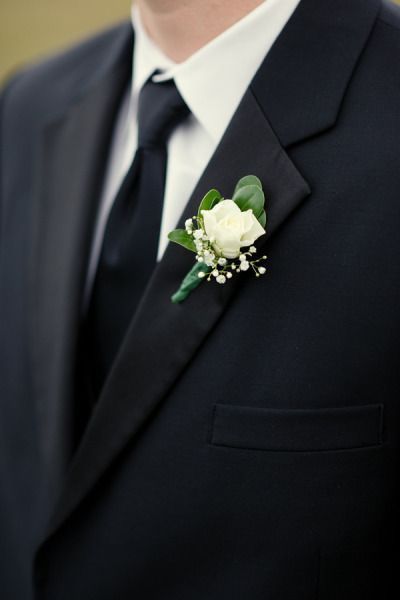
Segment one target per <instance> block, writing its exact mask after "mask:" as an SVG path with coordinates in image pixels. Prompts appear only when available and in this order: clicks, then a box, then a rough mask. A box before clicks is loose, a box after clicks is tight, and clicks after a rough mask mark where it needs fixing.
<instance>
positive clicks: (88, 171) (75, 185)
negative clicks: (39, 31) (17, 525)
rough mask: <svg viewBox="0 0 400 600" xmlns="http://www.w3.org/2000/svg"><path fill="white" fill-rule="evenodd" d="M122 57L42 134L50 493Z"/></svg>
mask: <svg viewBox="0 0 400 600" xmlns="http://www.w3.org/2000/svg"><path fill="white" fill-rule="evenodd" d="M131 39H132V38H131V36H130V37H126V36H125V38H124V43H123V44H122V46H123V50H122V54H123V55H124V56H128V57H129V56H131ZM127 44H128V48H130V49H128V53H127V54H126V50H125V47H126V45H127ZM120 55H121V53H120V49H118V56H120ZM118 64H119V66H118V68H117V69H112V70H111V71H109V72H108V73H107V75H106V76H104V77H103V78H102V79H101V80H100V81H99V82H96V83H95V84H93V85H92V86H91V87H90V89H89V91H88V92H87V93H86V94H85V95H84V96H83V97H80V98H76V99H74V101H72V102H71V103H70V104H69V105H68V107H67V108H66V109H64V110H63V111H61V112H62V114H61V116H59V117H56V118H54V117H53V118H52V120H51V121H49V122H48V123H47V125H46V126H45V127H44V133H43V137H42V152H41V168H40V169H39V173H38V176H37V189H36V193H35V195H34V202H35V204H36V205H35V210H34V222H33V236H34V237H33V240H34V241H33V248H34V250H33V252H32V256H31V265H32V266H31V269H30V272H31V274H32V281H31V290H32V294H31V307H32V308H31V310H32V315H33V317H32V324H33V325H32V331H31V344H32V348H31V356H32V361H33V364H32V373H33V383H34V390H35V398H36V406H37V424H38V433H39V442H40V444H41V451H42V456H43V461H44V464H45V472H46V474H47V475H48V485H49V489H48V491H49V493H50V495H52V493H54V492H55V491H56V490H57V489H58V488H59V484H60V481H61V479H62V477H63V476H64V475H65V470H66V465H67V463H68V461H69V459H70V456H71V450H72V446H71V444H72V416H73V415H72V410H73V401H72V400H73V399H72V380H73V377H72V373H73V367H74V350H75V344H76V334H77V331H78V321H79V305H80V298H81V291H82V283H83V276H84V273H85V267H86V258H87V255H88V250H89V241H90V238H91V229H92V225H93V222H94V211H95V209H96V205H97V201H98V193H99V189H100V186H101V184H102V173H103V171H104V165H105V160H106V149H107V147H108V146H109V142H110V133H111V131H112V124H113V120H114V116H115V114H116V110H117V107H118V105H119V102H120V98H121V94H122V92H123V89H124V87H125V86H126V84H127V82H128V80H129V76H130V64H131V63H130V61H129V59H128V60H126V59H120V60H119V61H118ZM68 91H69V90H68ZM82 132H85V135H84V136H82ZM55 399H56V402H55Z"/></svg>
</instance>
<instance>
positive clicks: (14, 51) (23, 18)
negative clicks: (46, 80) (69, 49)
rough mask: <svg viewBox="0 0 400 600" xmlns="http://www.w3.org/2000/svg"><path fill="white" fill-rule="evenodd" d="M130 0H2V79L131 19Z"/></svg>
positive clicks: (0, 38)
mask: <svg viewBox="0 0 400 600" xmlns="http://www.w3.org/2000/svg"><path fill="white" fill-rule="evenodd" d="M130 5H131V0H0V82H1V81H3V80H4V79H5V78H7V76H9V75H11V73H12V72H13V71H15V70H17V69H18V68H19V67H21V66H22V65H25V64H27V63H29V62H31V61H34V60H36V59H38V58H40V57H42V56H45V55H46V54H48V53H50V52H52V51H55V50H59V49H61V48H63V47H65V46H67V45H68V44H70V43H73V42H74V41H76V40H79V39H81V38H83V37H85V36H87V35H90V34H91V33H93V32H95V31H97V30H99V29H101V28H102V27H107V26H108V25H112V24H113V23H116V22H118V21H120V20H121V19H126V18H129V14H130Z"/></svg>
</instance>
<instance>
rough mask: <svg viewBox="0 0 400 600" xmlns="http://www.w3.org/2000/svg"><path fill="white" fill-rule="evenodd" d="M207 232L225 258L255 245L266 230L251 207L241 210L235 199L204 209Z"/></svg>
mask: <svg viewBox="0 0 400 600" xmlns="http://www.w3.org/2000/svg"><path fill="white" fill-rule="evenodd" d="M202 216H203V222H204V229H205V233H206V234H207V236H208V239H209V240H210V242H211V243H212V244H213V246H214V248H215V250H216V251H217V252H218V253H219V254H220V255H222V256H224V257H225V258H237V257H238V256H239V254H240V249H241V248H243V247H248V246H251V245H253V243H254V242H255V240H256V239H258V238H259V237H260V236H261V235H264V233H265V230H264V228H263V227H261V225H260V223H259V222H258V220H257V219H256V217H255V216H254V213H253V211H252V210H251V209H248V210H245V211H243V212H242V211H241V210H240V208H239V207H238V205H237V204H236V203H235V202H234V201H233V200H221V201H220V202H218V203H217V204H216V205H215V206H214V207H213V208H212V209H211V210H203V211H202Z"/></svg>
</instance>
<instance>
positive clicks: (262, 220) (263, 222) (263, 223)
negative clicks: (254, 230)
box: [257, 210, 267, 229]
mask: <svg viewBox="0 0 400 600" xmlns="http://www.w3.org/2000/svg"><path fill="white" fill-rule="evenodd" d="M257 219H258V222H259V223H260V225H261V227H263V228H264V229H265V226H266V224H267V213H266V212H265V210H263V211H262V213H261V215H260V216H259V217H257Z"/></svg>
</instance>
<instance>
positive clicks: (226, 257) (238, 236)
mask: <svg viewBox="0 0 400 600" xmlns="http://www.w3.org/2000/svg"><path fill="white" fill-rule="evenodd" d="M264 204H265V197H264V192H263V189H262V184H261V181H260V180H259V179H258V177H256V176H255V175H248V176H247V177H243V178H242V179H240V180H239V181H238V183H237V184H236V187H235V190H234V193H233V196H232V199H225V198H223V197H222V196H221V194H220V193H219V192H218V190H215V189H212V190H210V191H209V192H207V194H206V195H205V196H204V198H203V200H202V201H201V202H200V206H199V209H198V212H197V215H195V216H193V217H192V218H190V219H187V220H186V222H185V229H175V230H174V231H171V232H170V233H169V234H168V238H169V240H170V241H171V242H175V243H176V244H180V245H181V246H183V247H184V248H186V249H187V250H190V251H191V252H193V253H194V254H195V255H196V262H195V264H194V266H193V267H192V269H191V270H190V271H189V273H188V274H187V275H186V277H185V278H184V279H183V281H182V283H181V285H180V287H179V289H178V290H177V291H176V292H175V294H174V295H173V296H172V297H171V300H172V302H174V303H179V302H183V300H185V299H186V298H187V297H188V295H189V294H190V293H191V292H192V291H193V290H194V289H195V288H196V287H197V286H198V285H200V283H201V282H202V281H215V282H216V283H219V284H224V283H226V282H227V281H228V280H229V279H232V277H233V276H234V275H235V274H239V273H244V272H245V271H249V270H251V271H253V273H254V274H255V276H256V277H260V275H264V273H265V272H266V269H265V267H264V266H263V265H262V264H260V263H261V262H262V261H263V260H265V259H266V258H267V257H266V256H262V257H260V258H256V253H257V249H256V247H255V246H254V242H255V241H256V240H257V239H258V238H259V237H261V236H262V235H264V234H265V226H266V222H267V216H266V213H265V208H264Z"/></svg>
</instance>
